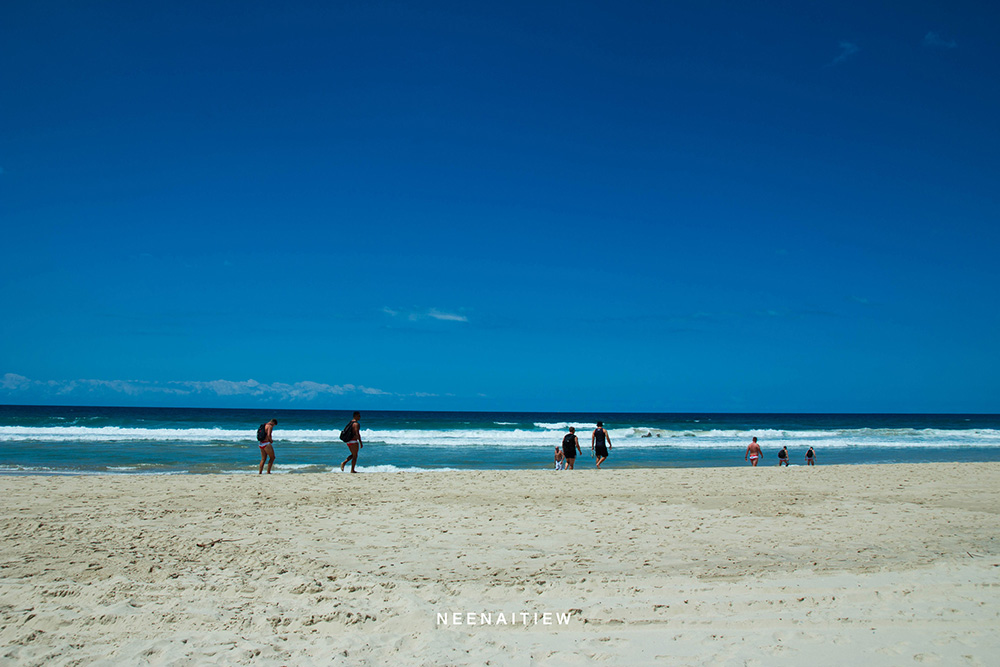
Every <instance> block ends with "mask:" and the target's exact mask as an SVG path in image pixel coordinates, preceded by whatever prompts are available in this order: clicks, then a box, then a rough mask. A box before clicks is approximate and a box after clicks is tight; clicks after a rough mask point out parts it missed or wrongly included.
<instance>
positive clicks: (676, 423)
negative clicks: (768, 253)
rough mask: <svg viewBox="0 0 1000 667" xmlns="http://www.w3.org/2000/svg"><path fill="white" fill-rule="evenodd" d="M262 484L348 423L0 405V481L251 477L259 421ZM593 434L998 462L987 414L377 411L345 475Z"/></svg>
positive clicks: (323, 462)
mask: <svg viewBox="0 0 1000 667" xmlns="http://www.w3.org/2000/svg"><path fill="white" fill-rule="evenodd" d="M272 417H273V418H275V419H277V420H278V426H277V427H276V428H275V430H274V449H275V453H276V463H275V466H274V472H275V473H301V472H338V473H339V466H340V461H342V460H343V459H344V458H345V457H346V456H347V454H348V452H347V447H346V446H345V445H344V444H343V443H342V442H341V441H340V439H339V435H340V430H341V429H342V428H343V427H344V425H345V424H346V423H347V422H348V421H349V420H350V412H346V411H329V410H273V411H266V410H235V409H207V408H192V409H183V408H110V407H42V406H0V446H2V447H3V452H4V456H3V459H2V461H0V474H187V473H226V474H230V473H256V472H257V465H258V463H259V462H260V454H259V451H260V450H259V449H258V447H257V442H256V437H255V434H256V431H257V427H258V426H259V425H260V424H261V423H262V422H265V421H267V420H269V419H271V418H272ZM598 419H600V420H603V421H604V425H605V428H607V430H608V432H609V434H610V435H611V441H612V444H613V447H612V449H611V456H610V457H609V459H608V461H607V463H605V464H604V467H606V468H660V467H711V466H738V465H746V463H745V461H744V453H745V451H746V447H747V444H748V443H749V442H750V438H751V437H753V436H756V437H757V438H758V440H759V441H760V444H761V447H762V449H763V454H764V456H763V463H762V465H776V464H777V462H778V459H777V453H778V450H779V449H781V447H782V446H783V445H787V447H788V451H789V454H790V460H791V463H792V465H801V464H803V462H804V457H805V452H806V450H807V449H808V448H809V447H810V446H812V447H813V448H814V450H815V452H816V462H817V465H828V464H857V463H920V462H930V461H952V462H969V463H974V462H978V461H1000V415H954V414H951V415H921V414H908V415H878V414H860V415H842V414H653V413H636V414H631V413H618V414H615V413H606V414H597V413H556V412H548V413H542V412H539V413H527V412H377V411H366V412H364V413H363V414H362V420H361V424H362V437H363V440H364V443H365V447H364V448H363V449H362V450H361V456H360V459H359V464H358V470H359V471H360V472H369V473H372V472H374V473H379V472H381V473H388V472H419V471H425V470H468V469H475V470H489V469H545V468H551V467H552V462H553V453H554V450H555V447H556V446H557V445H559V444H560V443H561V441H562V437H563V435H564V434H565V433H566V432H567V428H568V427H569V426H575V427H576V429H577V434H578V435H579V436H580V444H581V446H582V447H583V451H584V454H583V456H582V457H581V458H578V459H577V468H585V467H590V466H592V465H593V463H594V460H593V458H591V455H590V434H591V432H592V431H593V429H594V424H595V422H596V421H597V420H598Z"/></svg>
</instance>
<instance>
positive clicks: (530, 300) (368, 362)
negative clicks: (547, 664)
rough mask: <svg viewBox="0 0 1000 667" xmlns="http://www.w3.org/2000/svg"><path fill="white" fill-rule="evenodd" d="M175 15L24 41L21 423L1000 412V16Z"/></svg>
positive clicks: (71, 16)
mask: <svg viewBox="0 0 1000 667" xmlns="http://www.w3.org/2000/svg"><path fill="white" fill-rule="evenodd" d="M148 4H149V3H140V4H138V5H137V4H136V3H99V4H87V3H61V2H8V3H4V5H3V7H2V8H0V26H2V27H0V31H2V39H0V62H2V64H3V66H2V67H0V91H3V92H2V97H0V127H2V132H0V221H2V223H0V224H2V229H3V239H4V246H5V250H6V252H5V253H4V262H3V267H2V269H0V290H2V294H3V296H4V299H3V300H4V305H5V307H4V323H3V326H2V327H0V401H3V402H8V403H63V404H66V403H68V404H111V405H185V406H201V405H204V406H215V405H219V406H223V405H224V406H234V407H238V406H248V407H250V406H256V405H262V404H268V405H282V406H287V407H303V408H308V407H316V408H351V407H352V406H359V407H363V408H369V409H371V408H381V409H441V410H462V409H465V410H580V411H583V410H619V411H664V412H670V411H719V412H723V411H735V412H742V411H813V412H847V411H853V412H935V411H940V412H997V411H998V405H1000V384H998V381H997V378H998V377H1000V353H998V349H1000V347H998V345H997V340H998V339H1000V336H998V334H1000V326H998V325H1000V312H998V309H997V307H996V306H997V296H996V295H997V293H998V288H1000V269H998V262H997V251H998V249H1000V231H998V222H1000V220H998V218H1000V216H998V213H1000V206H998V198H997V192H998V189H997V184H998V183H1000V131H998V124H997V118H1000V88H998V86H997V85H996V82H997V81H998V80H1000V76H998V74H1000V71H998V70H1000V47H998V41H997V37H996V35H997V32H998V26H1000V23H998V21H997V18H998V14H997V11H996V9H995V8H994V7H992V6H991V5H990V4H988V3H950V4H948V5H947V6H945V5H941V4H938V3H915V2H901V3H888V4H886V3H868V2H864V3H862V2H848V3H844V2H840V3H819V4H817V3H808V4H805V3H794V2H787V3H740V2H690V3H626V4H625V5H624V6H623V5H622V3H610V2H609V3H581V2H572V3H496V4H494V5H491V6H488V5H482V6H481V3H465V2H454V3H386V2H358V3H314V4H313V3H288V4H287V6H285V5H281V6H279V5H275V4H273V3H258V4H254V3H241V4H239V5H236V4H212V3H193V2H192V3H181V2H176V3H167V4H164V5H156V6H147V5H148ZM206 5H209V6H206ZM539 5H541V6H539Z"/></svg>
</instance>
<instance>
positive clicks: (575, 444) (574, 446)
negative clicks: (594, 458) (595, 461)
mask: <svg viewBox="0 0 1000 667" xmlns="http://www.w3.org/2000/svg"><path fill="white" fill-rule="evenodd" d="M562 450H563V456H564V457H565V458H566V469H567V470H572V469H573V466H574V465H576V454H577V452H579V453H580V454H583V450H582V449H580V438H578V437H576V429H575V428H573V427H572V426H570V427H569V433H567V434H566V435H565V436H563V442H562Z"/></svg>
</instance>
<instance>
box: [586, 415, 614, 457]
mask: <svg viewBox="0 0 1000 667" xmlns="http://www.w3.org/2000/svg"><path fill="white" fill-rule="evenodd" d="M605 443H607V445H605ZM610 447H611V436H610V435H608V432H607V431H605V430H604V422H597V428H595V429H594V432H593V434H591V436H590V449H591V450H592V451H593V452H594V456H596V457H597V467H598V468H600V467H601V464H602V463H604V462H605V461H606V460H607V458H608V449H609V448H610Z"/></svg>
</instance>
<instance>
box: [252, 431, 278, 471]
mask: <svg viewBox="0 0 1000 667" xmlns="http://www.w3.org/2000/svg"><path fill="white" fill-rule="evenodd" d="M277 425H278V420H277V419H272V420H271V421H269V422H267V423H266V424H262V425H261V428H259V429H257V444H258V445H259V446H260V465H259V466H258V467H257V474H258V475H261V474H263V473H264V462H265V461H267V474H268V475H270V474H271V466H273V465H274V440H273V439H272V435H273V434H274V427H275V426H277ZM261 429H263V432H261Z"/></svg>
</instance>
